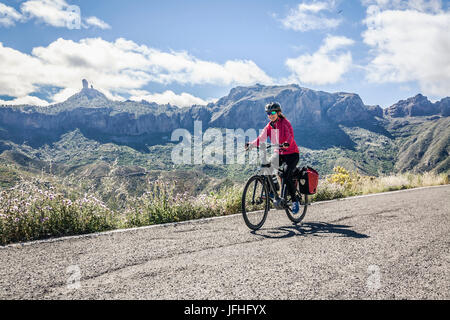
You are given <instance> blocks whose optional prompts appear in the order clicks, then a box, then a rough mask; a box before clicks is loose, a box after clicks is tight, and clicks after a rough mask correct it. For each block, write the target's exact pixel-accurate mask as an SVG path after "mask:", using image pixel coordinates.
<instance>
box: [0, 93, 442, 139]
mask: <svg viewBox="0 0 450 320" xmlns="http://www.w3.org/2000/svg"><path fill="white" fill-rule="evenodd" d="M272 101H277V102H279V103H280V104H281V106H282V108H283V113H284V114H285V115H286V116H287V117H288V119H289V120H290V122H291V123H292V125H293V126H294V127H299V128H300V127H305V126H306V127H308V126H311V127H320V126H322V127H327V126H336V125H337V124H352V123H369V122H370V123H374V122H376V121H377V118H383V116H388V117H404V116H421V115H443V116H449V115H450V98H445V99H442V100H441V101H439V102H436V103H434V104H433V103H431V102H430V101H429V100H428V99H427V98H426V97H424V96H422V95H420V94H419V95H417V96H416V97H413V98H410V99H407V100H405V101H403V100H402V101H399V102H398V103H396V104H394V105H393V106H391V107H389V108H387V109H385V110H384V112H383V110H382V109H381V108H380V107H379V106H366V105H364V103H363V101H362V100H361V98H360V97H359V96H358V95H357V94H353V93H343V92H339V93H327V92H323V91H314V90H310V89H307V88H302V87H299V86H297V85H286V86H262V85H255V86H251V87H237V88H234V89H232V90H231V91H230V93H229V94H228V95H227V96H226V97H223V98H222V99H220V100H218V101H217V102H216V103H214V104H209V105H208V106H192V107H190V108H178V107H175V106H171V105H157V104H155V103H148V102H145V101H142V102H134V101H125V102H117V101H110V100H108V99H107V98H106V97H105V96H104V95H103V94H102V93H100V92H99V91H97V90H95V89H93V88H88V87H87V85H85V86H84V88H83V89H82V90H81V91H80V92H79V93H77V94H75V95H74V96H72V97H70V98H69V99H68V100H67V101H65V102H63V103H60V104H55V105H52V106H50V107H45V108H44V107H34V106H18V107H13V106H10V107H8V106H3V107H0V127H6V128H8V130H7V131H8V132H7V133H8V135H9V136H11V135H14V134H18V133H20V132H22V131H30V130H31V131H34V132H36V131H39V130H43V131H45V132H46V133H45V134H48V133H54V134H59V133H61V132H67V131H69V130H73V129H77V128H78V129H80V130H82V131H89V132H95V133H96V134H100V135H101V134H105V135H111V136H121V135H125V136H139V135H144V134H151V133H160V132H172V131H173V130H175V129H178V128H186V129H189V130H190V129H192V128H193V125H194V121H202V124H203V128H204V129H206V128H207V127H219V128H231V129H233V128H235V129H236V128H243V129H248V128H255V129H257V128H262V127H263V126H264V125H265V124H266V123H267V116H266V114H265V112H264V106H265V104H267V103H268V102H272ZM0 134H1V135H4V134H5V133H4V132H3V133H1V132H0ZM0 138H1V136H0Z"/></svg>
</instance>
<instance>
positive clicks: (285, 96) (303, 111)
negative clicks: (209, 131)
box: [211, 85, 373, 128]
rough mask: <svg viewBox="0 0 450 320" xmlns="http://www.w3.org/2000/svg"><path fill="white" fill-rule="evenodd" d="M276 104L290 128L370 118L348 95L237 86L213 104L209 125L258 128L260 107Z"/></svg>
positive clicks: (291, 87) (261, 120) (354, 97)
mask: <svg viewBox="0 0 450 320" xmlns="http://www.w3.org/2000/svg"><path fill="white" fill-rule="evenodd" d="M272 101H277V102H279V103H280V104H281V106H282V109H283V113H284V114H285V115H286V116H287V117H288V119H289V120H290V121H291V123H292V124H293V125H294V126H305V125H320V124H323V123H324V122H333V123H350V122H358V121H365V120H369V119H372V118H373V115H372V113H371V111H370V110H369V108H368V107H366V106H365V105H364V104H363V102H362V100H361V98H360V97H359V96H358V95H356V94H351V93H333V94H332V93H327V92H322V91H314V90H310V89H306V88H301V87H299V86H296V85H289V86H261V85H256V86H253V87H238V88H235V89H233V90H231V92H230V94H229V95H228V96H227V97H224V98H222V99H220V100H219V101H218V102H217V103H216V104H215V105H214V107H215V108H214V110H217V111H215V112H214V113H213V115H212V119H211V125H212V126H215V127H226V128H259V127H261V126H263V125H265V124H266V123H267V116H266V114H265V113H264V105H265V104H267V103H269V102H272Z"/></svg>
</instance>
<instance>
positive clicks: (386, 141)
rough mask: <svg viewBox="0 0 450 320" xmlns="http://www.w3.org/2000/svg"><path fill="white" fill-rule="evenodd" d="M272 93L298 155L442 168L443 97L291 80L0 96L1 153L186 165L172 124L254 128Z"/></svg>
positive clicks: (445, 135)
mask: <svg viewBox="0 0 450 320" xmlns="http://www.w3.org/2000/svg"><path fill="white" fill-rule="evenodd" d="M272 101H277V102H279V103H280V104H281V105H282V108H283V113H284V114H285V115H286V117H287V118H288V119H289V120H290V122H291V123H292V125H293V127H294V132H295V136H296V141H297V143H298V145H299V146H300V152H301V162H303V163H304V164H309V165H311V166H315V167H316V168H318V169H319V170H320V172H321V173H322V174H327V173H330V172H331V171H332V168H333V166H335V165H343V166H346V167H348V168H349V169H355V170H358V171H360V172H361V173H363V174H370V175H380V174H389V173H393V172H404V171H415V172H422V171H430V170H433V171H436V172H438V173H440V172H448V171H449V169H450V162H449V156H448V155H449V152H450V98H449V97H447V98H444V99H442V100H440V101H437V102H434V103H432V102H430V101H429V100H428V99H427V98H426V97H425V96H423V95H421V94H418V95H416V96H415V97H412V98H409V99H406V100H401V101H399V102H397V103H396V104H394V105H392V106H390V107H388V108H385V109H383V108H381V107H380V106H378V105H374V106H369V105H365V104H364V103H363V101H362V99H361V98H360V97H359V95H357V94H355V93H345V92H337V93H328V92H324V91H315V90H311V89H308V88H303V87H300V86H298V85H294V84H292V85H283V86H264V85H259V84H257V85H254V86H250V87H236V88H233V89H232V90H231V91H230V92H229V94H228V95H227V96H225V97H223V98H221V99H219V100H218V101H216V102H215V103H210V104H208V105H206V106H200V105H193V106H191V107H185V108H179V107H177V106H172V105H170V104H167V105H158V104H156V103H150V102H147V101H140V102H137V101H129V100H128V101H123V102H119V101H111V100H108V98H107V97H106V96H105V95H104V94H102V93H101V92H100V91H98V90H96V89H94V88H92V87H90V88H89V86H87V84H86V83H83V89H81V91H80V92H79V93H77V94H75V95H73V96H72V97H70V98H69V99H67V100H66V101H64V102H62V103H58V104H53V105H51V106H48V107H39V106H30V105H21V106H7V105H3V106H1V107H0V153H2V152H3V154H2V155H0V160H1V159H3V160H4V161H6V162H8V161H9V162H11V161H14V160H12V159H15V158H17V154H20V157H19V158H21V159H22V158H23V157H26V159H28V160H27V161H25V162H27V163H29V164H32V163H37V162H42V163H48V162H49V161H51V162H52V163H53V164H54V165H56V166H57V165H60V166H61V167H65V168H66V169H67V168H68V167H79V166H85V165H92V164H93V163H96V162H98V161H105V162H106V163H111V162H113V161H119V163H120V164H121V165H123V166H137V167H140V168H144V169H145V170H147V171H149V170H161V172H163V171H171V170H188V169H189V168H186V167H183V168H180V167H177V166H174V165H172V163H171V161H170V150H171V148H172V146H173V143H170V140H169V139H170V134H171V132H172V131H173V130H175V129H178V128H186V129H188V130H193V127H194V121H202V125H203V130H206V129H207V128H210V127H212V128H221V129H224V128H230V129H239V128H241V129H244V130H246V129H248V128H255V129H257V130H259V129H261V128H263V127H264V126H265V125H266V123H267V116H266V114H265V112H264V105H265V104H266V103H268V102H272ZM14 154H15V156H13V155H14ZM22 162H23V161H22ZM40 167H41V168H43V167H46V168H47V166H45V165H43V164H41V165H40ZM190 169H192V168H190ZM197 169H198V168H197ZM197 169H195V170H197ZM145 170H144V171H145ZM200 170H201V172H202V173H204V174H206V175H210V176H212V177H220V178H226V177H231V178H236V177H238V176H239V177H241V178H242V175H245V174H247V173H248V172H249V171H247V170H240V169H239V168H236V167H226V168H224V166H223V165H221V166H209V165H208V166H207V165H203V166H200ZM63 171H64V170H63ZM138 171H139V170H138Z"/></svg>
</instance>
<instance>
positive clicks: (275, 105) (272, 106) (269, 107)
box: [266, 102, 281, 112]
mask: <svg viewBox="0 0 450 320" xmlns="http://www.w3.org/2000/svg"><path fill="white" fill-rule="evenodd" d="M270 111H277V112H278V111H279V112H281V106H280V104H279V103H277V102H271V103H268V104H266V112H270Z"/></svg>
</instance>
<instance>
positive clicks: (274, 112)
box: [266, 111, 277, 116]
mask: <svg viewBox="0 0 450 320" xmlns="http://www.w3.org/2000/svg"><path fill="white" fill-rule="evenodd" d="M266 113H267V115H268V116H273V115H275V114H277V112H276V111H268V112H266Z"/></svg>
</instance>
